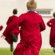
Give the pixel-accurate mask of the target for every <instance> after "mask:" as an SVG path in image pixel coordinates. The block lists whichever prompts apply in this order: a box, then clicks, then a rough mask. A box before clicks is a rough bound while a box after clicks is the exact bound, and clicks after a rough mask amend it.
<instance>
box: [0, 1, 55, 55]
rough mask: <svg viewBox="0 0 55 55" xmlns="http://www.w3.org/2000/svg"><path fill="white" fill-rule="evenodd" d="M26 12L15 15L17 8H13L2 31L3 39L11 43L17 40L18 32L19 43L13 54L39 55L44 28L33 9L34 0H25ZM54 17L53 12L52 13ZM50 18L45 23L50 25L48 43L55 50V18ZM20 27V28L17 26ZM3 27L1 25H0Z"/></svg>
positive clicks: (39, 17) (38, 15) (40, 18)
mask: <svg viewBox="0 0 55 55" xmlns="http://www.w3.org/2000/svg"><path fill="white" fill-rule="evenodd" d="M26 6H27V9H28V12H26V13H24V14H21V15H20V16H19V17H17V16H16V14H17V9H14V10H13V15H12V16H10V17H9V19H8V21H7V23H6V24H7V27H6V29H5V30H4V32H3V36H5V40H6V41H7V42H8V43H9V44H12V42H17V40H18V34H19V33H20V38H21V40H20V43H18V44H17V47H16V49H15V50H14V52H13V55H39V51H40V48H41V45H42V38H41V32H42V31H44V30H45V29H46V26H45V23H44V21H43V19H42V16H41V15H40V14H38V13H37V12H36V11H35V10H36V7H37V4H36V2H35V1H34V0H30V1H29V2H27V5H26ZM53 16H54V18H55V13H54V14H53ZM54 18H53V19H50V21H48V22H47V25H48V26H49V27H51V32H50V45H51V47H53V51H54V52H55V19H54ZM19 27H20V28H19ZM0 28H1V29H2V28H3V27H2V26H1V27H0ZM1 29H0V30H1Z"/></svg>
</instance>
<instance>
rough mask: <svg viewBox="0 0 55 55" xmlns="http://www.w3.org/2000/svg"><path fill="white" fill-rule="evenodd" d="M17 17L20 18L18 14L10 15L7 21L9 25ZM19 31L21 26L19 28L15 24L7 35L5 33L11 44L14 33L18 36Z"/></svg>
mask: <svg viewBox="0 0 55 55" xmlns="http://www.w3.org/2000/svg"><path fill="white" fill-rule="evenodd" d="M16 19H18V17H17V16H10V17H9V19H8V21H7V23H6V24H7V26H8V25H9V24H11V22H13V21H15V20H16ZM18 33H19V28H18V26H15V27H14V28H13V29H12V30H10V32H9V33H7V35H5V37H6V41H7V42H8V43H9V44H11V38H12V34H15V35H16V37H18Z"/></svg>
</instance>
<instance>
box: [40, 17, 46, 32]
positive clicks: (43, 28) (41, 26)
mask: <svg viewBox="0 0 55 55" xmlns="http://www.w3.org/2000/svg"><path fill="white" fill-rule="evenodd" d="M40 18H41V22H40V30H41V31H43V30H45V29H46V26H45V23H44V21H43V19H42V17H41V16H40Z"/></svg>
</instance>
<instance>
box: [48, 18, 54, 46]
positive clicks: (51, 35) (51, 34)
mask: <svg viewBox="0 0 55 55" xmlns="http://www.w3.org/2000/svg"><path fill="white" fill-rule="evenodd" d="M47 25H48V26H49V27H51V31H50V45H51V46H52V47H54V46H55V18H53V19H50V21H48V23H47Z"/></svg>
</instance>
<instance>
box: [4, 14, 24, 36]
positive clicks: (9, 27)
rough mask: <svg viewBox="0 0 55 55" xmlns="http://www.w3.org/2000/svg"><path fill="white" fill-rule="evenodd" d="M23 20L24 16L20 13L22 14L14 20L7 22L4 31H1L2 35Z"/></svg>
mask: <svg viewBox="0 0 55 55" xmlns="http://www.w3.org/2000/svg"><path fill="white" fill-rule="evenodd" d="M23 21H24V16H23V14H22V15H20V16H19V17H18V18H17V19H16V20H15V21H13V22H11V24H9V25H8V26H7V27H6V29H5V31H4V32H3V35H4V36H5V35H7V33H9V32H10V31H11V30H12V29H13V28H14V27H15V26H17V25H18V27H19V25H20V24H21V23H22V22H23Z"/></svg>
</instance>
